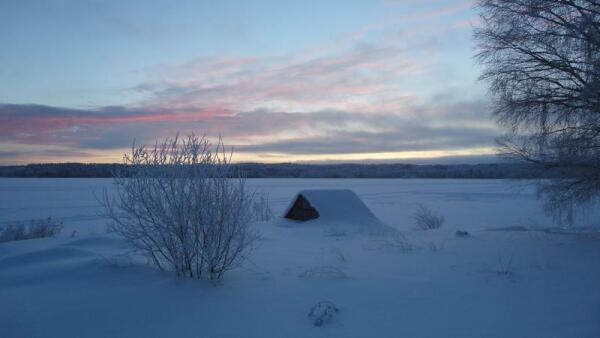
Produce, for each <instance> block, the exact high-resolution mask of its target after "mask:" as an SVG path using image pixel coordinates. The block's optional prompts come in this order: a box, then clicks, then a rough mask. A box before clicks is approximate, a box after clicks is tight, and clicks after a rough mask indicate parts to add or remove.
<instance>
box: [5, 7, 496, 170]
mask: <svg viewBox="0 0 600 338" xmlns="http://www.w3.org/2000/svg"><path fill="white" fill-rule="evenodd" d="M472 7H473V3H472V2H471V1H427V2H422V1H412V0H404V1H403V0H397V1H393V0H386V1H314V2H311V1H297V2H290V1H219V2H217V1H210V2H209V1H206V2H201V1H81V0H79V1H58V0H56V1H12V2H2V3H0V41H2V47H0V48H2V50H1V53H0V78H2V81H0V164H13V163H30V162H47V161H52V162H61V161H83V162H118V161H120V158H121V156H122V154H123V152H124V151H126V149H127V147H128V146H129V145H130V144H131V143H132V141H133V140H134V139H135V140H137V142H153V141H154V140H155V139H157V138H162V137H165V136H169V135H173V134H174V133H176V132H177V131H180V132H182V133H184V134H185V133H189V132H196V133H198V134H206V135H207V136H208V137H216V136H217V135H218V134H222V135H223V137H224V139H225V141H226V143H227V144H229V145H233V146H234V147H235V149H236V156H235V158H236V159H237V160H238V161H261V162H282V161H361V160H364V161H390V162H395V161H403V160H406V159H413V158H431V157H438V156H461V157H464V156H469V155H472V156H480V155H486V154H490V153H492V152H493V149H492V148H493V140H494V137H495V136H496V135H497V133H498V131H497V129H496V127H495V126H494V125H493V123H492V121H491V120H490V117H489V113H488V107H487V104H486V97H485V91H484V88H483V83H479V82H477V80H476V79H477V76H478V73H479V70H478V69H477V67H476V66H475V65H474V62H473V58H472V55H473V53H474V51H473V41H472V38H471V31H472V26H473V25H476V24H477V19H478V16H477V13H476V12H475V11H474V10H473V8H472Z"/></svg>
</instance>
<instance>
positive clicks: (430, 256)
mask: <svg viewBox="0 0 600 338" xmlns="http://www.w3.org/2000/svg"><path fill="white" fill-rule="evenodd" d="M249 184H250V185H252V186H254V187H258V188H260V189H263V190H264V191H265V192H266V193H267V194H268V195H269V200H270V203H271V206H272V208H273V209H274V211H275V213H276V214H277V215H280V214H281V213H282V212H283V211H284V209H285V208H286V207H287V206H288V205H289V203H290V201H291V200H292V198H293V196H294V195H295V193H296V192H298V191H299V190H302V189H323V188H328V189H329V188H347V189H352V190H353V191H355V192H356V193H357V194H358V195H359V197H361V198H362V199H363V201H364V202H365V203H366V204H367V206H368V207H369V208H370V209H371V210H372V211H373V213H374V214H375V215H376V216H377V217H379V218H380V219H381V220H382V221H383V222H384V223H386V224H387V225H389V226H391V227H393V228H395V229H397V230H399V231H400V234H401V235H398V236H393V235H392V236H390V235H385V236H378V235H367V234H353V233H347V234H344V231H343V229H342V230H340V229H339V227H338V228H336V231H335V232H332V231H330V229H328V227H327V225H324V224H321V225H318V226H311V225H310V224H304V225H303V224H299V225H297V226H291V227H290V226H287V227H281V226H278V224H279V225H280V224H281V223H282V220H280V219H276V220H274V221H273V222H270V223H259V224H256V225H255V226H256V227H258V228H259V229H260V231H261V232H262V233H263V237H262V239H261V240H260V242H259V243H258V246H257V247H256V249H255V250H254V251H253V253H252V255H251V257H250V259H249V260H248V261H246V263H245V264H244V266H242V267H240V268H238V269H236V270H233V271H231V272H229V273H228V274H226V275H225V279H224V281H223V282H222V283H220V284H219V285H213V284H210V283H208V282H204V281H192V280H180V279H176V278H174V277H173V276H172V275H170V274H167V273H160V272H157V271H155V270H154V269H152V268H151V267H149V266H146V265H144V264H140V263H139V262H138V260H136V259H135V257H133V258H131V257H129V256H128V255H127V249H126V248H124V247H123V245H122V243H121V242H120V241H119V239H118V238H115V237H113V235H110V234H106V232H105V225H106V220H104V219H103V218H102V217H101V216H100V215H99V214H100V213H101V211H102V209H101V208H100V207H99V203H98V198H100V197H101V194H102V191H103V190H104V189H107V190H108V191H109V193H110V189H111V183H110V180H103V179H0V227H2V226H5V225H7V224H10V223H13V222H14V221H19V220H23V221H26V220H29V219H32V218H42V217H44V218H45V217H49V216H50V217H53V218H55V219H58V220H62V221H63V222H64V225H65V227H64V230H63V232H62V234H61V235H60V236H59V237H57V238H50V239H35V240H27V241H19V242H9V243H2V244H0V337H3V338H9V337H545V338H546V337H577V338H581V337H599V336H600V319H599V318H600V264H598V262H600V235H598V234H596V233H594V232H593V231H589V230H590V229H589V227H594V226H599V225H600V217H599V215H600V212H597V213H593V214H589V215H587V216H586V217H584V218H582V219H580V220H579V221H578V224H577V226H580V227H585V228H586V230H587V231H585V232H581V233H577V232H571V233H568V232H559V231H553V232H545V231H543V229H544V228H548V227H554V226H555V225H553V224H552V219H551V218H549V217H547V216H545V215H544V213H543V210H542V208H541V205H540V203H539V202H538V201H537V200H536V197H535V193H534V190H533V188H531V187H528V186H523V185H522V184H515V183H511V182H510V181H503V180H433V179H431V180H416V179H414V180H374V179H364V180H361V179H350V180H345V179H338V180H332V179H323V180H317V179H265V180H250V181H249ZM417 203H421V204H424V205H427V206H429V207H431V208H432V209H433V210H435V211H437V212H439V213H440V214H442V215H443V216H444V217H445V219H446V223H445V224H444V226H443V227H442V228H441V229H437V230H431V231H420V230H416V229H415V227H414V225H413V224H412V223H413V222H412V220H411V217H410V216H411V213H412V212H413V211H414V209H415V205H416V204H417ZM287 225H289V223H287ZM506 227H525V228H529V229H533V230H530V231H490V230H489V229H491V228H506ZM517 229H520V228H517ZM456 230H466V231H468V232H469V233H470V235H471V236H470V237H467V238H457V237H455V235H454V233H455V231H456ZM321 300H327V301H331V302H333V303H334V304H336V305H337V307H338V308H339V309H340V311H339V312H336V313H335V314H334V316H333V320H332V321H331V323H329V324H328V325H325V326H323V327H315V326H313V325H312V323H311V322H310V320H309V318H308V317H307V315H308V312H309V310H310V308H311V307H312V306H313V305H315V304H316V303H317V302H318V301H321Z"/></svg>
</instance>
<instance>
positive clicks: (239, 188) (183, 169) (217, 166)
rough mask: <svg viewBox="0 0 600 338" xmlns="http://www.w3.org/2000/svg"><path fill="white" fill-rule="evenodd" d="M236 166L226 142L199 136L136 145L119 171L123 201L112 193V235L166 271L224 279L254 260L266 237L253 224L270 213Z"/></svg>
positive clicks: (116, 181) (108, 210)
mask: <svg viewBox="0 0 600 338" xmlns="http://www.w3.org/2000/svg"><path fill="white" fill-rule="evenodd" d="M230 160H231V153H230V154H226V153H225V148H224V145H223V142H222V140H221V139H219V141H218V143H217V144H216V145H211V144H210V143H209V142H208V140H207V139H206V138H204V137H197V136H195V135H193V134H192V135H190V136H188V137H186V138H183V139H182V138H179V137H178V136H176V137H175V138H167V139H165V140H164V142H162V143H156V144H155V145H154V147H151V148H148V147H146V146H135V145H134V146H133V147H132V150H131V154H128V155H125V156H124V162H125V164H126V166H124V167H123V168H124V169H123V170H122V171H120V172H117V173H115V178H114V184H115V185H116V187H117V195H116V197H115V198H114V199H111V198H110V197H109V196H108V195H107V194H105V195H104V205H105V209H106V213H107V216H108V217H110V219H111V220H112V224H111V225H110V230H112V231H114V232H116V233H117V234H119V235H120V236H121V237H123V238H124V239H125V241H126V242H127V243H128V244H129V245H130V246H131V247H132V248H133V249H134V250H136V251H138V252H140V253H142V254H143V255H145V256H146V257H147V258H148V259H149V261H150V262H152V263H153V264H154V265H155V266H157V267H158V268H159V269H161V270H172V271H174V272H175V273H176V274H177V275H178V276H180V277H189V278H208V279H220V278H222V277H223V274H224V273H225V272H226V271H227V270H229V269H231V268H233V267H235V266H236V265H237V264H239V263H240V262H241V261H242V260H243V259H244V258H245V257H246V256H247V254H248V252H249V250H250V249H251V248H252V245H253V243H254V242H255V240H256V239H257V238H258V236H259V235H258V233H257V232H256V231H255V230H252V229H251V228H250V223H251V222H252V221H254V220H256V219H257V218H259V217H257V213H261V212H264V211H262V209H261V208H260V203H261V202H260V201H261V199H260V198H258V199H257V196H258V195H257V193H256V192H254V191H251V190H249V189H247V188H246V180H245V179H244V178H243V177H242V176H241V175H240V174H239V173H236V172H234V171H233V169H232V166H231V165H230ZM257 201H258V202H257Z"/></svg>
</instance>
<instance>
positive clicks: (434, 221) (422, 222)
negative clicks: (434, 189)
mask: <svg viewBox="0 0 600 338" xmlns="http://www.w3.org/2000/svg"><path fill="white" fill-rule="evenodd" d="M412 218H413V221H414V222H415V225H416V226H417V227H419V229H421V230H431V229H437V228H440V227H441V226H442V224H444V221H445V220H444V217H443V216H441V215H438V214H436V213H435V212H434V211H433V210H431V209H430V208H428V207H426V206H425V205H422V204H417V209H416V210H415V212H414V213H413V215H412Z"/></svg>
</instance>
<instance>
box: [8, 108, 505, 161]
mask: <svg viewBox="0 0 600 338" xmlns="http://www.w3.org/2000/svg"><path fill="white" fill-rule="evenodd" d="M486 110H487V105H486V104H485V102H483V101H473V102H457V103H453V104H439V105H438V104H435V103H434V104H431V105H426V106H414V107H412V108H407V110H406V111H405V112H403V113H402V114H389V113H369V114H366V113H363V112H352V111H343V110H320V111H314V112H283V111H271V110H266V109H260V110H253V111H248V112H238V113H233V112H230V111H226V110H221V111H214V110H206V109H200V108H199V109H190V110H186V111H182V110H177V109H176V110H173V111H169V110H160V111H155V110H153V109H144V108H136V109H128V108H127V107H104V108H99V109H66V108H58V107H49V106H40V105H35V106H32V105H0V122H3V123H1V124H0V125H1V126H2V127H0V128H2V133H1V134H0V135H1V136H0V142H1V141H5V142H8V141H10V142H20V143H23V144H34V145H40V146H41V145H55V146H63V147H70V148H71V149H73V151H74V150H77V149H79V150H84V149H88V151H89V150H92V149H97V150H110V149H122V148H126V147H128V146H130V145H131V143H132V142H133V140H134V139H135V140H137V142H138V143H149V142H153V141H154V140H155V139H157V138H162V137H165V136H172V135H174V134H175V133H176V132H178V131H180V132H182V133H189V132H196V133H198V134H206V135H207V136H209V137H216V136H217V135H219V134H222V135H223V136H224V138H225V141H226V142H228V143H229V144H230V145H234V146H235V148H236V150H237V152H240V153H254V154H257V153H262V154H268V153H278V154H293V155H311V154H336V153H337V154H351V153H379V152H400V151H430V150H445V149H449V150H452V149H464V148H468V147H483V146H491V145H492V142H493V139H494V138H495V136H497V134H498V131H497V129H496V128H494V127H493V126H492V125H491V123H490V122H489V119H488V117H487V114H485V113H484V112H485V111H486Z"/></svg>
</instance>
